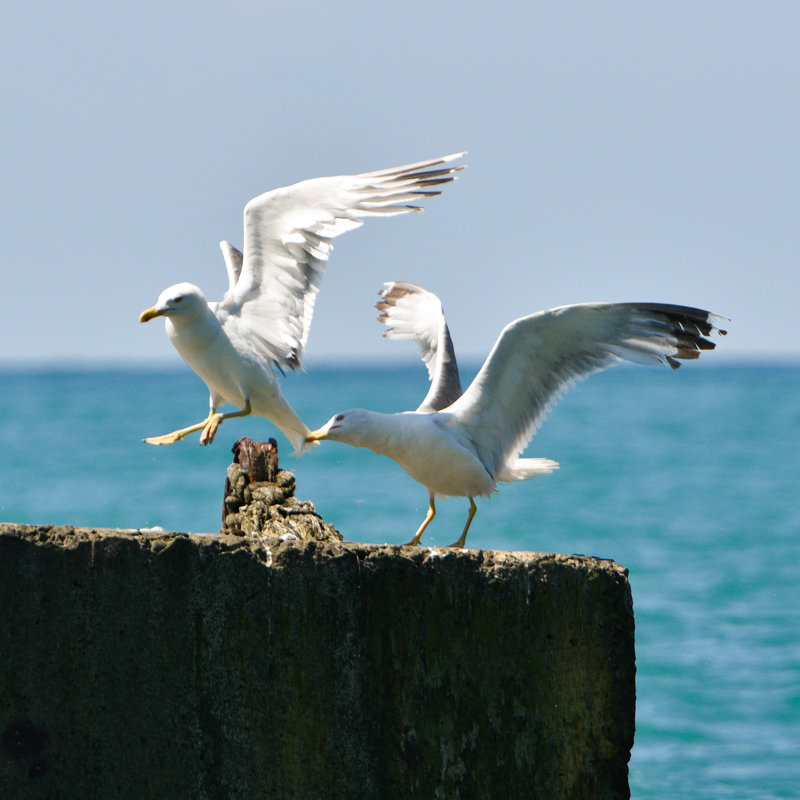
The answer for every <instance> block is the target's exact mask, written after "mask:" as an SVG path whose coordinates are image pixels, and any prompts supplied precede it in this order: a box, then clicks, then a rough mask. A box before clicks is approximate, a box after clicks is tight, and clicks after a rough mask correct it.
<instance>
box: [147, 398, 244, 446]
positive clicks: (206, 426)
mask: <svg viewBox="0 0 800 800" xmlns="http://www.w3.org/2000/svg"><path fill="white" fill-rule="evenodd" d="M250 413H252V409H251V408H250V403H249V402H248V404H247V406H246V407H245V408H243V409H242V410H241V411H231V412H229V413H227V414H220V413H218V412H215V411H212V412H211V413H210V414H209V415H208V416H207V417H206V418H205V419H204V420H203V421H202V422H198V423H197V424H195V425H190V426H189V427H188V428H181V429H180V430H177V431H173V432H172V433H165V434H164V435H163V436H148V438H147V439H145V440H144V441H145V442H147V444H158V445H162V444H175V442H179V441H180V440H181V439H183V438H184V437H185V436H188V435H189V434H190V433H194V432H195V431H200V430H202V431H203V432H202V433H201V434H200V444H211V442H213V441H214V436H216V434H217V428H219V426H220V424H221V423H222V420H224V419H231V417H246V416H247V415H248V414H250Z"/></svg>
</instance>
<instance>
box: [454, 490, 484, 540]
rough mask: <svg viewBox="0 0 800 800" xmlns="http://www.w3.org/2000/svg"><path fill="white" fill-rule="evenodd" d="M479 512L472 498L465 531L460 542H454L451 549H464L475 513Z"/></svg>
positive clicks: (459, 538)
mask: <svg viewBox="0 0 800 800" xmlns="http://www.w3.org/2000/svg"><path fill="white" fill-rule="evenodd" d="M477 510H478V507H477V506H476V505H475V501H474V500H473V499H472V498H471V497H470V499H469V514H468V515H467V524H466V525H465V526H464V530H463V531H461V536H459V537H458V541H456V542H453V544H451V545H450V547H463V546H464V542H466V541H467V531H468V530H469V526H470V524H471V523H472V518H473V517H474V516H475V512H476V511H477Z"/></svg>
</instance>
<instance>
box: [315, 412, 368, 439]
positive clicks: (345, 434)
mask: <svg viewBox="0 0 800 800" xmlns="http://www.w3.org/2000/svg"><path fill="white" fill-rule="evenodd" d="M369 423H370V412H368V411H364V410H363V409H361V408H355V409H352V410H350V411H342V412H340V413H339V414H334V416H332V417H331V418H330V419H329V420H328V421H327V422H326V423H325V424H324V425H323V426H322V427H321V428H317V430H315V431H311V433H310V434H309V435H308V436H306V444H312V443H313V442H321V441H323V440H324V439H331V440H332V441H336V442H345V443H346V444H351V445H354V446H355V447H363V446H364V445H363V444H362V443H361V439H362V435H363V434H365V433H366V432H367V431H368V430H369V428H370V424H369Z"/></svg>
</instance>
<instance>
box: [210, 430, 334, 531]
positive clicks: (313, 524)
mask: <svg viewBox="0 0 800 800" xmlns="http://www.w3.org/2000/svg"><path fill="white" fill-rule="evenodd" d="M232 449H233V463H232V464H230V466H229V467H228V474H227V476H226V478H225V498H224V500H223V504H222V529H221V533H227V534H233V535H234V536H246V535H254V536H269V535H275V536H282V537H287V536H288V537H290V538H291V537H292V536H294V537H296V538H297V539H313V540H315V541H341V540H342V537H341V535H340V534H339V532H338V531H337V530H336V529H335V528H334V527H333V525H330V524H329V523H326V522H323V520H322V517H320V515H319V514H317V512H316V509H315V508H314V504H313V503H311V502H310V501H308V500H306V501H303V502H301V501H299V500H298V499H297V498H296V497H295V496H294V488H295V477H294V473H293V472H290V471H289V470H282V469H280V468H279V466H278V443H277V442H276V441H275V439H269V440H268V441H266V442H255V441H253V440H252V439H250V438H249V437H244V438H242V439H239V440H238V441H237V442H236V443H235V444H234V445H233V448H232ZM287 527H288V528H289V529H290V530H289V531H287Z"/></svg>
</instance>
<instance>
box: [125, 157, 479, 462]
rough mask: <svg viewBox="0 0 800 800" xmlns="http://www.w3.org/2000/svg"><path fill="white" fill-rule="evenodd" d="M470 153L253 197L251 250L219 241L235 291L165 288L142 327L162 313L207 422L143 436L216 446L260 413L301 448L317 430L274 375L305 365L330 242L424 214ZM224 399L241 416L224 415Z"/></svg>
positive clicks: (247, 237) (248, 227)
mask: <svg viewBox="0 0 800 800" xmlns="http://www.w3.org/2000/svg"><path fill="white" fill-rule="evenodd" d="M464 155H465V153H453V154H451V155H447V156H443V157H441V158H433V159H430V160H428V161H420V162H417V163H415V164H407V165H406V166H402V167H392V168H390V169H384V170H378V171H376V172H366V173H363V174H361V175H341V176H336V177H329V178H314V179H311V180H306V181H301V182H300V183H296V184H294V185H292V186H286V187H283V188H280V189H273V190H272V191H269V192H266V193H264V194H261V195H259V196H258V197H254V198H253V199H252V200H250V202H248V203H247V205H246V206H245V208H244V252H243V253H242V252H240V251H239V250H238V249H237V248H236V247H234V245H232V244H230V242H226V241H223V242H220V247H221V249H222V254H223V258H224V261H225V266H226V269H227V273H228V290H227V292H226V293H225V295H224V297H223V298H222V300H221V301H220V302H208V301H207V300H206V298H205V296H204V295H203V292H202V291H201V290H200V288H199V287H197V286H195V285H194V284H192V283H178V284H175V285H174V286H170V287H169V288H167V289H165V290H164V291H163V292H162V293H161V294H160V296H159V298H158V300H157V302H156V304H155V305H154V306H153V307H152V308H148V309H146V310H145V311H143V312H142V313H141V315H140V316H139V321H140V322H148V321H149V320H151V319H154V318H155V317H164V318H165V325H166V330H167V335H168V336H169V338H170V340H171V341H172V344H173V345H174V346H175V349H176V350H177V351H178V352H179V353H180V355H181V356H182V357H183V359H184V361H186V363H187V364H188V365H189V366H190V367H191V368H192V369H193V370H194V371H195V372H196V373H197V374H198V375H199V376H200V378H202V380H203V381H204V383H205V384H206V386H207V387H208V390H209V393H210V397H209V413H208V416H207V417H206V418H205V419H203V420H202V421H201V422H198V423H196V424H194V425H190V426H188V427H186V428H181V429H180V430H176V431H173V432H172V433H167V434H165V435H163V436H153V437H149V438H147V439H145V440H144V441H145V442H147V443H148V444H154V445H169V444H174V443H175V442H177V441H180V440H181V439H183V438H184V437H185V436H187V435H189V434H191V433H194V432H196V431H202V433H201V435H200V444H204V445H205V444H210V443H211V442H212V441H213V440H214V436H215V434H216V432H217V429H218V428H219V425H220V423H222V421H223V420H225V419H230V418H232V417H244V416H247V415H248V414H256V415H258V416H261V417H265V418H266V419H268V420H270V421H271V422H272V423H274V424H275V425H276V426H277V427H278V428H280V430H281V431H283V433H284V434H285V435H286V436H287V438H288V439H289V440H290V441H291V443H292V445H293V446H294V447H295V450H296V451H298V452H299V451H302V449H303V448H304V446H305V442H306V439H307V437H308V434H309V433H310V431H309V429H308V427H307V426H306V425H305V423H303V421H302V420H301V419H300V418H299V417H298V416H297V414H296V413H295V412H294V410H293V409H292V407H291V406H290V405H289V403H288V402H287V401H286V399H285V398H284V397H283V394H282V393H281V389H280V386H279V383H278V378H277V375H276V373H275V370H278V371H280V372H281V373H284V374H285V371H286V370H297V369H300V368H301V366H302V356H303V349H304V347H305V344H306V339H307V338H308V331H309V327H310V325H311V317H312V315H313V312H314V301H315V300H316V296H317V291H318V290H319V285H320V282H321V280H322V273H323V271H324V269H325V264H326V262H327V260H328V256H329V255H330V252H331V250H332V249H333V244H332V239H333V238H334V237H336V236H339V235H340V234H342V233H345V232H347V231H350V230H353V229H354V228H357V227H359V226H360V225H361V224H363V218H364V217H371V216H393V215H397V214H406V213H408V212H410V211H422V207H421V206H419V205H414V202H415V201H418V200H420V199H421V198H426V197H432V196H435V195H438V194H441V189H434V188H433V187H437V186H441V185H443V184H446V183H450V182H451V181H453V180H455V177H456V175H455V173H457V172H459V171H460V170H462V169H464V167H463V165H462V166H448V165H449V163H450V162H451V161H454V160H456V159H458V158H461V157H462V156H464ZM222 403H230V404H232V405H234V406H236V407H237V408H238V410H237V411H232V412H228V413H224V414H223V413H219V412H218V411H217V408H218V407H219V406H220V405H222Z"/></svg>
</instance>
